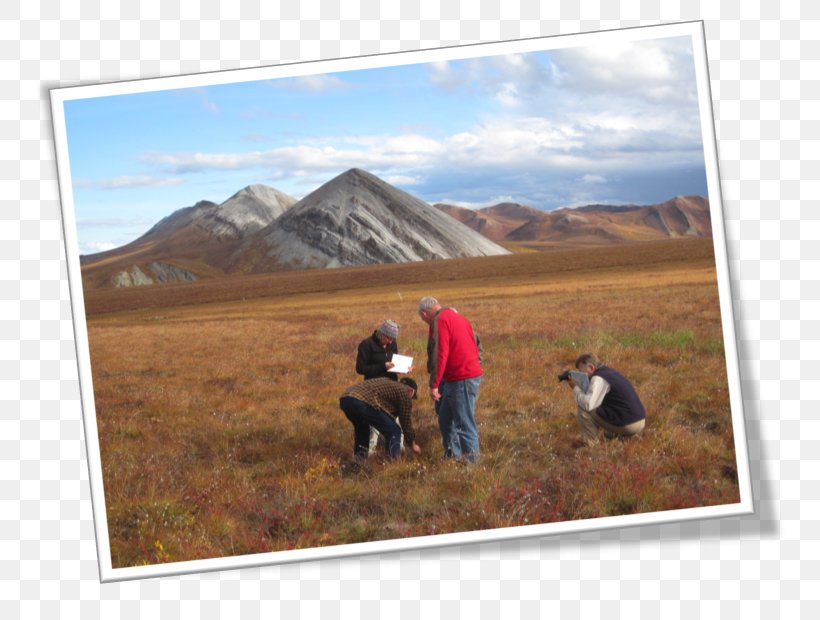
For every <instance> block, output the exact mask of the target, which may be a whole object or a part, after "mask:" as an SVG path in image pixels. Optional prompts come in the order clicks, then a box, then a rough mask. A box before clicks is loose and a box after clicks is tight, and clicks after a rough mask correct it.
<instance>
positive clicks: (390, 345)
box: [356, 319, 404, 453]
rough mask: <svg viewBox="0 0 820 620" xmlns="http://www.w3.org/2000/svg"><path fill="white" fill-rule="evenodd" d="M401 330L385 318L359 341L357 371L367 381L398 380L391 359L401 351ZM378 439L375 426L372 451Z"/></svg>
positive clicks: (371, 436)
mask: <svg viewBox="0 0 820 620" xmlns="http://www.w3.org/2000/svg"><path fill="white" fill-rule="evenodd" d="M400 331H401V328H400V327H399V324H398V323H396V321H392V320H390V319H385V320H384V321H382V323H381V325H379V326H378V327H377V328H376V329H375V330H374V331H373V333H372V334H371V335H370V336H369V337H367V338H365V339H364V340H362V341H361V342H360V343H359V348H358V351H357V353H356V372H357V373H358V374H360V375H364V379H365V381H367V380H369V379H379V378H387V379H392V380H393V381H398V379H399V375H398V373H396V372H391V371H390V369H391V368H393V366H394V364H393V362H392V361H391V360H392V358H393V355H395V354H396V353H398V352H399V347H398V344H397V343H396V338H398V336H399V332H400ZM378 441H379V433H378V431H377V430H376V429H375V428H371V432H370V452H371V453H372V452H373V451H374V450H375V449H376V444H377V443H378ZM401 445H404V444H401Z"/></svg>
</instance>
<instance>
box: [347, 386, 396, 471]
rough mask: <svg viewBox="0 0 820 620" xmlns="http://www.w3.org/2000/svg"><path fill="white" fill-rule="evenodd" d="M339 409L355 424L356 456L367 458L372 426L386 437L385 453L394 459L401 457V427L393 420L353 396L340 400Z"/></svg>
mask: <svg viewBox="0 0 820 620" xmlns="http://www.w3.org/2000/svg"><path fill="white" fill-rule="evenodd" d="M339 407H341V409H342V411H344V414H345V416H347V419H348V420H350V423H351V424H353V454H354V455H355V456H358V457H362V458H367V452H368V448H369V447H370V427H371V426H372V427H373V428H375V429H376V430H377V431H379V432H380V433H381V434H382V435H383V436H384V451H385V452H386V453H387V455H388V456H389V457H390V458H392V459H397V458H399V456H401V427H400V426H399V425H398V424H397V423H396V421H395V420H394V419H393V418H391V417H390V416H389V415H387V414H386V413H385V412H384V411H379V410H378V409H374V408H373V407H371V406H370V405H368V404H367V403H365V402H363V401H361V400H359V399H358V398H353V397H352V396H342V398H340V399H339Z"/></svg>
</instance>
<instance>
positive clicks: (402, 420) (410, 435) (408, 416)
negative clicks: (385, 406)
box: [399, 385, 416, 450]
mask: <svg viewBox="0 0 820 620" xmlns="http://www.w3.org/2000/svg"><path fill="white" fill-rule="evenodd" d="M401 388H402V389H403V390H405V391H404V393H402V394H401V395H400V397H399V424H400V425H401V432H402V433H403V434H404V445H406V446H407V447H408V448H410V449H411V450H412V449H413V444H414V443H415V441H416V431H415V430H413V401H412V400H411V398H410V397H409V396H408V395H407V392H406V388H405V387H404V386H403V385H402V386H401Z"/></svg>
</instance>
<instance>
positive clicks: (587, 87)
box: [551, 37, 697, 102]
mask: <svg viewBox="0 0 820 620" xmlns="http://www.w3.org/2000/svg"><path fill="white" fill-rule="evenodd" d="M551 56H552V58H553V61H554V62H555V64H556V71H557V73H558V74H559V75H560V76H561V81H562V85H563V86H564V87H568V88H572V89H574V90H577V91H581V92H585V93H588V94H606V93H609V94H613V93H614V94H619V95H629V96H630V97H633V98H636V99H638V100H641V99H643V100H649V101H673V102H674V101H677V102H680V101H682V100H683V101H687V102H690V101H694V100H696V99H697V93H696V91H695V82H694V79H693V78H694V66H693V63H692V50H691V45H690V43H689V39H688V37H680V38H671V39H658V40H649V41H631V42H624V43H621V44H615V45H607V46H605V47H603V46H602V47H581V48H566V49H562V50H555V51H554V52H552V53H551Z"/></svg>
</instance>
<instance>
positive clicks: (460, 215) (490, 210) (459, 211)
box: [433, 202, 543, 242]
mask: <svg viewBox="0 0 820 620" xmlns="http://www.w3.org/2000/svg"><path fill="white" fill-rule="evenodd" d="M433 206H434V207H436V208H437V209H438V210H439V211H443V212H444V213H446V214H448V215H450V216H451V217H454V218H455V219H457V220H458V221H459V222H461V223H462V224H466V225H467V226H469V227H470V228H472V229H473V230H475V231H476V232H479V233H481V234H482V235H484V236H485V237H487V238H488V239H491V240H493V241H495V242H498V241H503V240H504V239H506V238H507V236H508V235H509V234H510V233H511V232H512V231H514V230H515V229H516V228H520V227H521V226H523V225H524V224H526V223H527V222H529V221H530V220H532V219H533V218H536V217H538V216H539V215H540V214H541V213H543V211H539V210H538V209H533V208H532V207H527V206H525V205H521V204H518V203H515V202H504V203H501V204H497V205H494V206H492V207H486V208H484V209H477V210H473V209H466V208H464V207H458V206H455V205H449V204H444V203H438V204H435V205H433Z"/></svg>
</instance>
